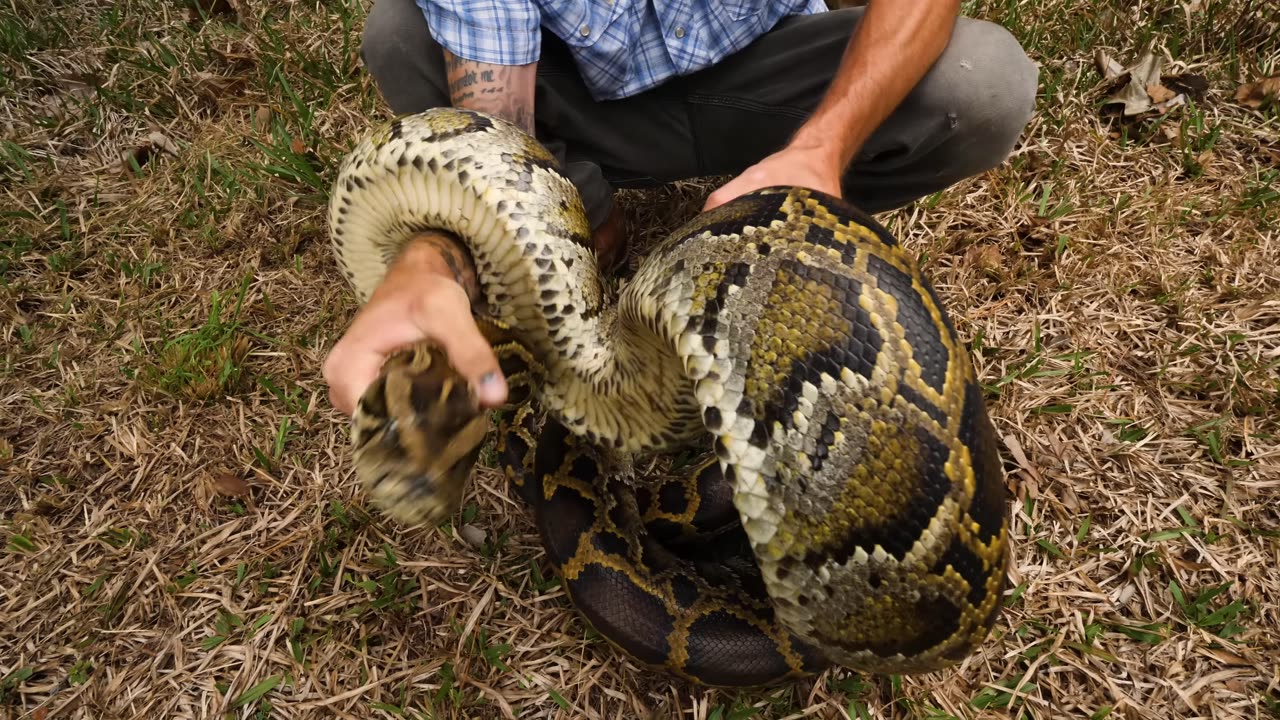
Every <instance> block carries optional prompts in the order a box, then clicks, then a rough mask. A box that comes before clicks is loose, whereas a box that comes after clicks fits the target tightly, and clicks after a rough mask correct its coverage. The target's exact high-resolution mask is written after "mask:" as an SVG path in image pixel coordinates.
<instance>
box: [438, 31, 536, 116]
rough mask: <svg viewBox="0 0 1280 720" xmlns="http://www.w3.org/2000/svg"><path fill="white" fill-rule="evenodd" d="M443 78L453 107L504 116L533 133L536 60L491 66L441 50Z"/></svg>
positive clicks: (490, 64)
mask: <svg viewBox="0 0 1280 720" xmlns="http://www.w3.org/2000/svg"><path fill="white" fill-rule="evenodd" d="M444 61H445V77H446V80H447V81H448V83H449V97H450V101H451V103H452V104H453V106H454V107H464V108H470V109H472V110H480V111H482V112H487V113H491V114H493V115H497V116H499V117H502V118H506V119H507V120H510V121H511V122H513V123H515V124H516V125H518V126H520V128H522V129H523V130H524V131H525V132H527V133H529V134H530V135H532V134H533V98H534V86H535V80H536V79H537V63H530V64H528V65H495V64H492V63H483V62H475V61H473V60H466V59H463V58H460V57H458V56H456V55H454V54H453V53H451V52H449V51H448V50H445V51H444Z"/></svg>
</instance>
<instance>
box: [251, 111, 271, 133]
mask: <svg viewBox="0 0 1280 720" xmlns="http://www.w3.org/2000/svg"><path fill="white" fill-rule="evenodd" d="M270 127H271V108H269V107H267V106H266V105H259V106H258V109H257V110H255V111H254V113H253V129H254V130H257V131H258V132H260V133H264V132H266V131H267V129H268V128H270Z"/></svg>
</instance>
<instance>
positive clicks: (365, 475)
mask: <svg viewBox="0 0 1280 720" xmlns="http://www.w3.org/2000/svg"><path fill="white" fill-rule="evenodd" d="M330 223H331V230H332V240H333V246H334V251H335V253H336V256H337V259H338V262H339V265H340V267H341V268H342V270H343V272H344V274H345V276H346V277H347V279H348V280H349V281H350V283H351V284H352V286H353V287H354V289H355V291H356V293H357V295H358V296H359V298H360V299H361V300H362V301H364V300H367V299H368V298H369V296H370V294H371V292H372V291H373V289H374V288H375V287H376V285H377V284H378V282H379V281H380V280H381V279H382V277H383V275H384V273H385V271H386V267H387V265H388V264H389V263H390V262H391V261H392V260H393V259H394V257H395V256H396V254H397V253H398V251H399V249H400V247H401V246H402V245H403V243H404V242H405V241H406V240H407V239H408V238H409V237H411V236H412V235H413V234H415V233H417V232H420V231H423V230H428V229H439V230H444V231H448V232H451V233H453V234H454V235H456V236H457V237H458V238H459V240H460V241H461V242H462V243H463V244H464V245H465V246H466V248H467V249H468V250H469V251H470V253H471V256H472V258H473V260H474V263H475V267H476V272H477V277H478V282H479V286H480V288H481V292H482V295H483V300H484V301H485V305H486V308H487V309H486V313H484V314H481V316H480V317H479V318H478V320H479V323H480V327H481V329H482V331H483V332H485V333H486V335H487V337H488V338H489V340H490V341H491V342H492V344H493V346H494V348H495V350H496V351H497V353H498V355H499V357H500V359H501V361H502V363H503V368H504V371H505V372H506V373H507V375H508V377H509V378H510V379H511V380H512V382H513V385H512V386H513V399H512V401H511V407H512V408H513V409H516V410H518V412H513V413H509V414H508V415H507V419H506V420H505V421H504V422H503V424H502V427H501V429H500V433H499V438H498V439H499V444H500V447H501V449H502V451H503V452H502V457H503V466H504V467H505V469H506V470H507V473H508V476H509V477H510V478H511V480H512V482H513V483H514V486H515V487H516V488H517V489H518V490H519V492H520V493H521V494H522V495H523V497H524V498H525V499H526V500H527V501H528V502H529V504H530V506H531V508H532V511H533V514H534V517H535V521H536V523H537V525H538V527H539V530H540V532H541V536H542V539H543V542H544V545H545V547H546V548H547V553H548V557H549V559H550V560H551V562H552V564H553V565H554V566H555V567H556V569H557V571H558V572H559V573H560V575H561V576H562V578H563V579H564V584H565V588H566V590H567V592H568V594H569V596H570V598H571V599H572V600H573V602H574V604H575V605H576V606H577V607H578V608H579V610H581V612H583V614H584V615H585V616H586V617H587V618H588V619H589V620H590V621H591V622H592V623H593V624H594V625H595V626H596V627H597V629H598V630H599V631H600V632H601V633H602V634H603V635H604V636H605V637H606V638H608V639H609V640H610V641H611V642H612V643H614V644H615V645H616V646H617V647H619V648H621V649H622V650H624V651H626V652H627V653H628V654H630V655H631V656H632V657H633V658H635V659H636V660H638V661H640V662H642V663H644V664H646V665H649V666H651V667H659V668H665V669H666V670H669V671H671V672H673V673H676V674H678V675H681V676H683V677H685V678H688V679H690V680H694V681H698V682H703V683H708V684H714V685H743V684H763V683H768V682H771V681H774V680H777V679H780V678H784V677H794V676H800V675H804V674H808V673H812V672H815V671H817V670H820V669H822V668H823V667H825V666H827V665H828V664H830V663H837V664H840V665H844V666H847V667H850V668H855V669H860V670H867V671H876V672H921V671H930V670H936V669H939V668H943V667H947V666H949V665H952V664H954V663H955V662H957V661H959V660H960V659H962V658H964V657H965V656H966V655H968V654H969V653H971V652H972V651H973V650H974V649H975V648H976V647H977V645H978V644H979V643H980V642H981V641H982V640H983V639H984V638H985V637H986V636H987V634H988V633H989V631H990V629H991V627H992V626H993V624H994V622H995V619H996V617H997V616H998V613H999V609H1000V607H1001V595H1002V591H1003V589H1004V587H1005V584H1004V583H1005V571H1006V563H1007V557H1008V547H1007V545H1008V502H1007V498H1006V492H1005V488H1004V483H1003V474H1002V469H1001V464H1000V460H999V456H998V452H997V447H996V442H995V435H994V432H993V428H992V426H991V422H990V420H989V418H988V415H987V410H986V406H985V404H984V400H983V397H982V392H981V388H980V387H979V385H978V384H977V382H976V379H975V376H974V371H973V367H972V364H971V361H970V359H969V357H968V355H967V351H966V349H965V347H964V345H963V343H962V342H961V341H960V339H959V338H958V337H957V335H956V332H955V330H954V328H953V327H952V325H951V323H950V321H949V319H948V315H947V313H946V311H945V310H944V309H943V306H942V304H941V302H940V301H939V299H938V297H937V295H936V294H935V292H934V290H933V289H932V288H931V286H930V284H929V282H928V281H927V279H926V278H925V277H924V276H923V274H922V272H921V271H920V269H919V268H918V267H917V265H916V263H915V261H914V260H913V259H912V258H911V256H910V255H909V254H908V253H907V252H906V251H904V250H903V249H902V248H901V247H900V246H899V244H898V243H897V242H896V241H895V240H894V238H893V237H891V236H890V234H889V233H888V232H887V231H886V230H885V229H884V228H882V227H881V226H880V225H878V224H877V223H875V222H874V221H872V220H871V219H870V218H868V217H867V216H865V215H864V214H862V213H861V212H859V211H858V210H856V209H855V208H853V207H851V206H849V205H848V204H847V203H844V202H842V201H840V200H839V199H836V198H832V197H828V196H826V195H823V194H821V193H817V192H813V191H810V190H806V189H803V188H769V189H764V190H760V191H757V192H754V193H750V194H748V195H746V196H744V197H741V198H738V199H737V200H734V201H732V202H730V203H727V204H725V205H723V206H721V207H719V208H716V209H714V210H712V211H710V212H706V213H703V214H701V215H699V216H698V217H696V218H694V219H693V220H691V221H690V222H689V223H687V224H686V225H685V226H684V227H682V228H680V229H678V230H677V231H675V232H674V233H672V234H671V235H670V236H669V237H668V238H667V239H666V240H665V241H663V242H662V243H660V244H659V245H658V246H657V247H655V248H654V249H653V251H652V252H651V254H650V256H649V257H648V258H647V259H646V260H645V262H644V263H643V265H642V266H641V267H640V269H639V270H638V271H637V273H636V275H635V276H634V278H633V279H632V280H631V281H630V282H629V283H628V284H627V285H626V286H625V288H623V289H622V290H621V292H620V294H619V297H618V299H617V302H616V303H606V302H605V301H604V299H603V293H602V286H601V283H600V279H599V277H598V275H597V272H598V270H597V263H596V260H595V257H594V255H593V253H592V251H591V250H590V249H589V228H588V224H587V221H586V216H585V212H584V210H583V207H582V204H581V201H580V199H579V197H578V195H577V193H576V191H575V188H574V187H573V185H572V184H571V183H570V182H569V180H568V179H567V178H565V177H564V176H563V175H562V174H561V173H560V172H559V170H558V168H557V166H556V163H555V161H554V159H553V158H552V156H551V155H550V154H549V153H547V152H546V150H545V149H544V148H542V147H541V146H540V145H539V144H538V143H536V142H534V141H533V140H532V139H531V138H529V137H528V136H527V135H525V134H524V133H522V132H520V131H519V130H518V129H517V128H515V126H513V125H511V124H509V123H507V122H505V121H503V120H500V119H497V118H494V117H491V116H488V115H485V114H481V113H476V112H472V111H466V110H459V109H435V110H430V111H427V112H425V113H421V114H416V115H412V116H405V117H401V118H398V119H396V120H394V121H392V122H390V123H387V124H386V125H385V126H383V127H382V128H380V129H379V130H378V131H376V132H374V133H372V134H370V135H369V136H368V137H366V138H365V139H364V140H363V141H362V142H360V143H359V144H358V145H356V147H355V148H354V149H353V150H352V151H351V152H350V153H349V155H348V156H347V157H346V159H345V161H344V162H343V164H342V166H341V168H340V170H339V175H338V179H337V182H336V184H335V187H334V191H333V194H332V198H331V207H330ZM487 422H488V421H487V418H485V416H484V415H483V414H481V413H480V411H479V410H477V409H476V408H475V407H474V401H473V400H472V399H471V396H470V394H469V391H468V390H467V389H466V388H465V387H464V385H463V384H462V383H461V382H460V381H459V380H458V379H457V376H456V374H455V373H453V370H452V369H451V368H449V367H448V364H447V362H445V361H444V359H443V356H442V355H441V354H440V352H439V351H438V350H436V349H433V348H431V347H430V346H427V345H423V346H419V347H416V348H413V349H411V350H409V351H406V352H404V353H401V354H399V355H397V356H396V357H395V358H393V360H392V361H391V362H389V363H388V365H387V367H386V368H385V369H384V373H383V375H382V376H381V377H380V378H379V380H378V382H376V383H375V384H374V385H373V386H372V387H371V388H370V389H369V391H367V392H366V394H365V396H364V397H363V398H362V399H361V402H360V405H359V408H358V409H357V412H356V415H355V418H354V428H355V429H354V432H353V442H354V444H355V458H356V469H357V473H358V475H359V477H360V478H361V480H362V482H363V483H364V485H365V487H366V488H368V490H369V492H370V493H371V496H372V498H373V500H374V502H375V503H377V504H378V505H379V506H380V507H381V508H382V509H383V510H385V511H386V512H387V513H388V514H390V515H391V516H393V517H396V518H399V519H401V520H405V521H408V522H421V521H435V520H439V519H441V518H442V517H444V516H445V515H446V514H448V513H449V512H451V511H453V510H454V509H456V507H457V503H458V501H459V498H460V497H461V492H462V491H461V487H462V486H463V484H464V483H465V482H466V477H467V475H468V473H469V471H470V469H471V465H472V464H473V463H474V462H475V460H476V456H477V453H478V451H479V446H480V444H481V442H482V441H483V438H484V436H485V434H486V432H487V430H488V425H487ZM689 449H693V450H694V451H702V452H703V453H704V454H703V455H702V456H700V457H695V458H694V461H693V462H692V463H690V464H687V465H685V466H684V467H683V469H682V470H681V471H680V472H678V473H676V474H675V475H674V476H672V475H671V474H669V473H668V474H667V475H663V476H658V477H648V476H646V475H645V473H642V472H640V470H638V469H637V468H640V467H641V466H642V465H643V464H644V462H645V461H646V458H652V457H654V456H655V455H672V454H675V453H680V452H684V451H688V450H689Z"/></svg>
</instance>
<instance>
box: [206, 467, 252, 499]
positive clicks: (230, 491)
mask: <svg viewBox="0 0 1280 720" xmlns="http://www.w3.org/2000/svg"><path fill="white" fill-rule="evenodd" d="M213 487H214V489H215V490H217V491H218V492H219V493H221V494H223V495H229V496H231V497H245V496H247V495H248V494H249V492H250V490H251V489H252V488H250V487H249V483H247V482H245V481H244V479H242V478H241V477H240V476H239V475H236V474H234V473H230V472H227V471H226V470H219V471H218V472H215V473H214V474H213Z"/></svg>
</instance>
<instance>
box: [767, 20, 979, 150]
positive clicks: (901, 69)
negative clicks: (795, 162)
mask: <svg viewBox="0 0 1280 720" xmlns="http://www.w3.org/2000/svg"><path fill="white" fill-rule="evenodd" d="M959 12H960V1H959V0H907V1H905V2H904V1H901V0H900V1H899V2H889V1H888V0H871V2H869V3H868V4H867V7H866V10H865V11H864V14H863V17H862V20H861V21H860V22H859V23H858V27H857V30H855V31H854V34H853V37H852V38H850V41H849V46H848V48H847V49H846V50H845V54H844V57H843V59H842V60H841V62H840V67H839V69H838V70H837V72H836V75H835V77H834V78H833V80H832V82H831V86H830V88H829V89H828V90H827V93H826V95H825V96H824V97H823V100H822V102H821V103H819V104H818V107H817V108H816V110H815V111H814V113H813V115H812V116H811V117H810V118H809V120H808V121H807V122H805V124H804V125H802V126H801V127H800V129H799V130H798V131H797V132H796V135H795V137H794V138H793V139H792V141H791V145H792V146H793V147H798V148H809V149H813V148H824V150H825V151H826V152H827V153H829V154H827V155H826V156H827V158H828V161H829V162H830V163H832V164H833V165H834V166H835V167H834V168H831V169H832V170H833V171H834V172H836V173H837V174H843V173H844V170H845V169H846V168H847V167H848V166H849V163H851V162H852V161H853V158H854V156H855V155H857V153H858V150H859V149H860V148H861V147H862V144H863V143H864V142H866V140H867V138H868V137H870V136H871V134H872V133H874V132H875V130H876V128H878V127H879V126H880V124H881V123H882V122H884V121H885V119H887V118H888V117H889V115H890V114H892V113H893V110H894V109H895V108H896V107H897V106H898V104H899V103H901V102H902V100H903V99H904V98H906V96H907V94H908V93H910V92H911V90H912V89H913V88H914V87H915V86H916V84H917V83H919V82H920V80H921V78H923V77H924V75H925V73H927V72H928V71H929V68H930V67H932V66H933V63H934V62H935V61H936V60H937V59H938V57H939V56H940V55H941V54H942V51H943V50H945V49H946V47H947V43H948V42H949V41H950V39H951V32H952V29H953V28H954V27H955V22H956V17H957V16H958V15H959Z"/></svg>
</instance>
